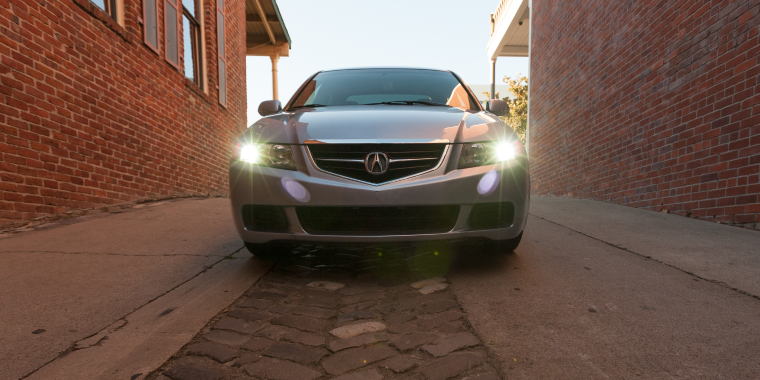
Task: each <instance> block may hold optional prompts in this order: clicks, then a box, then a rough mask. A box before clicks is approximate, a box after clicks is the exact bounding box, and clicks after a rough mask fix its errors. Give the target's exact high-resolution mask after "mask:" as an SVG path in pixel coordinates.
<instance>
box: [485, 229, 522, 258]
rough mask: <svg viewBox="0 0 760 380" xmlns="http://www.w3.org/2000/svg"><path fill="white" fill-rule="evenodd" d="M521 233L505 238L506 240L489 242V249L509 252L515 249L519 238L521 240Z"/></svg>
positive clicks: (518, 243)
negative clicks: (514, 236)
mask: <svg viewBox="0 0 760 380" xmlns="http://www.w3.org/2000/svg"><path fill="white" fill-rule="evenodd" d="M522 236H523V233H522V232H520V234H519V235H517V237H516V238H514V239H507V240H496V241H492V242H490V247H489V248H490V249H491V252H494V253H510V252H512V251H514V250H515V249H517V246H518V245H520V240H522Z"/></svg>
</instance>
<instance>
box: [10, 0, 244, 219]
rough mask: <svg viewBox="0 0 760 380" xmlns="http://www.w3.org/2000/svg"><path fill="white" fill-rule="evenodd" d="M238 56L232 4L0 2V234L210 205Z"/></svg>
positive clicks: (234, 101)
mask: <svg viewBox="0 0 760 380" xmlns="http://www.w3.org/2000/svg"><path fill="white" fill-rule="evenodd" d="M222 21H223V22H222ZM245 56H246V12H245V2H244V0H0V158H1V160H0V180H1V181H0V229H3V228H9V227H13V226H16V225H20V224H23V223H25V222H26V221H28V220H32V219H35V218H40V217H43V216H46V215H55V214H60V213H64V212H69V211H72V210H83V209H93V208H100V207H102V206H105V205H115V204H123V203H128V202H134V201H137V200H141V199H150V198H162V197H169V196H182V195H224V194H225V193H226V191H227V186H228V185H227V167H228V163H229V153H230V146H231V144H232V143H233V140H234V139H235V138H236V137H237V136H238V135H239V133H240V132H241V131H242V130H244V129H245V127H246V125H245V124H246V92H245V91H246V89H245Z"/></svg>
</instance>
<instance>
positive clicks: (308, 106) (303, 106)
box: [290, 104, 327, 109]
mask: <svg viewBox="0 0 760 380" xmlns="http://www.w3.org/2000/svg"><path fill="white" fill-rule="evenodd" d="M317 107H327V104H304V105H302V106H291V107H290V109H296V108H317Z"/></svg>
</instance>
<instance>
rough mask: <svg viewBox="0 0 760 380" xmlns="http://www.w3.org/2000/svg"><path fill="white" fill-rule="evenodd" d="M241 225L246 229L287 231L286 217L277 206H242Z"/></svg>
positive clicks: (283, 211)
mask: <svg viewBox="0 0 760 380" xmlns="http://www.w3.org/2000/svg"><path fill="white" fill-rule="evenodd" d="M243 226H244V227H245V229H246V230H248V231H265V232H287V230H288V218H287V217H286V216H285V210H283V209H282V207H279V206H260V205H244V206H243Z"/></svg>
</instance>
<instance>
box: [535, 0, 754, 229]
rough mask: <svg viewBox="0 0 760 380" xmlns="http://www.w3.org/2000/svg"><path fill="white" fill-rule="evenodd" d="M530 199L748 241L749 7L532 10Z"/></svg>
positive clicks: (620, 4)
mask: <svg viewBox="0 0 760 380" xmlns="http://www.w3.org/2000/svg"><path fill="white" fill-rule="evenodd" d="M531 11H532V12H533V14H532V20H533V21H532V23H533V24H532V47H531V49H532V50H531V54H532V57H531V63H532V65H531V100H530V101H531V105H530V107H531V108H530V154H531V162H530V165H531V182H532V184H531V186H532V192H533V193H534V194H539V195H553V196H565V197H575V198H587V199H595V200H603V201H607V202H612V203H618V204H623V205H628V206H633V207H641V208H646V209H650V210H655V211H663V210H667V211H668V212H670V213H675V214H678V215H684V216H689V217H692V218H699V219H704V220H711V221H719V222H723V223H730V224H735V225H739V226H745V227H748V228H760V227H758V223H759V222H760V219H759V218H760V199H759V197H760V177H759V176H760V82H759V81H758V78H760V36H759V35H760V2H758V0H715V1H695V0H656V1H643V0H634V1H603V2H592V1H580V0H574V1H561V2H558V1H550V0H535V1H533V5H532V9H531Z"/></svg>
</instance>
